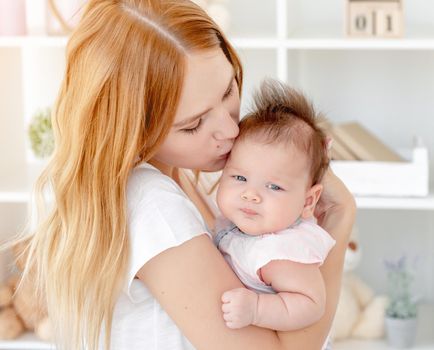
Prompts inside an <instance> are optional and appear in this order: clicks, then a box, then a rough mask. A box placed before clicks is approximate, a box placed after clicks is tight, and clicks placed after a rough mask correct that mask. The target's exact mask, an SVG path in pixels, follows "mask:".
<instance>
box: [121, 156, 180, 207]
mask: <svg viewBox="0 0 434 350" xmlns="http://www.w3.org/2000/svg"><path fill="white" fill-rule="evenodd" d="M163 193H174V194H180V195H184V192H183V191H182V189H181V188H180V187H179V185H178V184H177V183H176V182H175V181H174V180H173V179H172V178H170V177H169V176H167V175H165V174H163V173H162V172H161V171H160V170H158V169H157V168H155V167H154V166H152V165H151V164H149V163H141V164H139V165H137V166H136V167H135V168H133V170H132V171H131V174H130V176H129V178H128V183H127V197H128V199H129V200H134V199H136V200H139V199H144V197H149V198H150V197H152V196H154V195H157V196H159V195H161V194H163Z"/></svg>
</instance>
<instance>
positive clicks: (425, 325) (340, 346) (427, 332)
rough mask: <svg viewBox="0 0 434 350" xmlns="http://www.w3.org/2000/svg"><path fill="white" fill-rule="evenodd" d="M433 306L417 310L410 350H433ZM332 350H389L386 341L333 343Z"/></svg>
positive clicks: (427, 305)
mask: <svg viewBox="0 0 434 350" xmlns="http://www.w3.org/2000/svg"><path fill="white" fill-rule="evenodd" d="M433 323H434V305H433V304H425V305H423V306H421V307H420V308H419V321H418V329H417V334H416V342H415V345H414V347H412V348H411V349H412V350H434V333H433V331H432V325H433ZM332 349H333V350H348V349H351V350H391V349H392V348H391V347H390V346H389V345H388V344H387V341H386V339H380V340H357V339H350V340H343V341H337V342H335V343H333V346H332Z"/></svg>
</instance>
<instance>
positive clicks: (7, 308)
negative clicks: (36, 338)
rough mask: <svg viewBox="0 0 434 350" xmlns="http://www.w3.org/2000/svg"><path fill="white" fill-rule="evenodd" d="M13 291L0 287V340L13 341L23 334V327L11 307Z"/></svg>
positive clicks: (4, 286)
mask: <svg viewBox="0 0 434 350" xmlns="http://www.w3.org/2000/svg"><path fill="white" fill-rule="evenodd" d="M12 296H13V290H12V288H11V287H10V286H8V285H7V284H2V285H1V286H0V339H5V340H6V339H15V338H17V337H18V336H20V335H21V334H22V333H23V332H24V325H23V323H22V322H21V320H20V318H19V317H18V315H17V313H16V311H15V310H14V308H13V305H12Z"/></svg>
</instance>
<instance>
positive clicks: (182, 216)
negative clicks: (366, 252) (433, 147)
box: [25, 0, 355, 350]
mask: <svg viewBox="0 0 434 350" xmlns="http://www.w3.org/2000/svg"><path fill="white" fill-rule="evenodd" d="M241 84H242V69H241V65H240V62H239V60H238V57H237V55H236V54H235V52H234V50H233V48H232V47H231V46H230V45H229V43H228V42H227V40H226V39H225V37H224V35H223V34H222V33H221V32H220V31H219V29H218V28H217V26H216V25H215V23H214V22H213V21H212V20H211V19H210V18H209V17H208V16H207V15H206V14H205V13H204V12H203V11H202V10H201V9H200V8H198V7H197V6H195V5H194V4H192V3H191V2H189V1H187V0H176V1H174V0H90V1H89V4H88V6H87V8H86V10H85V13H84V16H83V18H82V20H81V22H80V24H79V26H78V28H77V29H76V31H75V32H74V33H73V35H72V37H71V39H70V41H69V43H68V47H67V67H66V73H65V78H64V81H63V84H62V87H61V90H60V94H59V97H58V100H57V104H56V109H55V111H54V115H53V128H54V132H55V140H56V142H55V143H56V147H55V151H54V155H53V158H52V160H51V162H50V164H49V165H48V167H47V169H46V170H45V171H44V172H43V174H42V176H41V178H40V179H39V180H38V184H37V185H38V186H37V188H38V193H42V190H43V189H44V187H45V186H47V185H50V186H51V188H52V191H53V195H54V199H55V205H54V206H53V208H52V210H51V211H49V212H47V213H46V214H45V215H43V214H42V206H41V207H40V209H39V210H40V211H38V214H39V217H40V218H41V219H40V221H39V224H38V226H37V227H36V229H35V230H33V231H32V232H30V236H27V239H26V242H27V243H28V244H27V245H26V247H27V249H26V252H27V253H28V260H27V265H26V270H25V272H26V273H27V276H30V274H29V271H30V270H31V271H32V274H31V275H32V278H35V280H36V282H37V286H38V291H39V292H40V293H41V295H42V296H43V297H44V300H45V302H46V303H47V305H48V311H49V314H50V317H51V320H52V321H53V324H54V325H55V328H56V334H57V342H58V348H59V349H80V348H87V349H96V348H98V347H100V348H102V347H103V346H104V344H106V345H108V344H109V343H110V345H111V348H112V349H116V350H118V349H174V350H176V349H189V348H192V347H194V348H197V349H319V348H320V347H321V345H322V344H323V342H324V339H325V337H326V335H327V333H328V330H329V328H330V325H331V321H332V318H333V314H334V311H335V308H336V303H337V298H338V290H339V284H340V277H341V270H342V264H343V256H344V251H345V246H346V242H347V239H348V236H349V232H350V230H351V226H352V224H353V220H354V212H355V209H354V202H353V199H352V197H351V195H350V194H349V193H348V191H347V190H346V189H345V187H344V186H343V185H342V183H341V182H340V181H339V180H338V179H337V178H336V177H335V176H334V175H333V174H328V175H327V176H326V179H325V182H324V188H325V193H324V194H323V197H322V202H321V203H320V205H319V206H318V213H317V214H318V217H319V223H320V224H321V225H322V226H323V227H324V228H325V229H326V230H327V231H328V232H330V234H332V235H333V237H334V238H335V239H336V240H337V245H336V247H335V248H334V249H333V251H332V252H331V253H330V255H329V257H328V258H327V260H326V263H325V264H324V265H323V268H322V273H323V276H324V280H325V282H326V289H327V311H326V315H325V316H324V317H323V318H322V319H321V320H320V321H319V322H318V323H316V324H315V325H314V326H312V327H309V328H306V329H303V330H301V331H297V332H274V331H271V330H266V329H261V328H257V327H252V326H250V327H247V328H245V329H242V330H235V331H234V330H230V329H229V328H227V327H226V326H225V324H224V320H223V318H222V315H221V310H220V304H221V301H220V298H221V295H222V293H223V292H224V291H226V290H229V289H233V288H237V287H241V286H242V284H241V282H240V281H239V280H238V279H237V278H236V277H235V275H234V273H233V272H232V270H231V269H230V268H229V267H228V265H227V264H226V262H225V261H224V259H223V257H222V256H221V255H220V254H219V252H218V250H217V249H216V248H215V247H214V245H213V244H212V241H211V239H210V238H209V236H208V235H207V232H208V230H207V227H206V224H205V222H204V220H203V219H202V216H201V215H200V213H199V211H198V209H197V208H199V209H201V213H202V214H203V215H204V216H203V217H204V218H205V219H206V220H207V222H208V224H209V225H212V217H211V215H210V212H209V210H207V206H206V204H204V202H203V201H201V198H200V196H198V194H197V193H196V192H195V190H194V188H193V187H192V186H191V184H190V186H189V183H188V181H186V180H185V179H186V177H184V176H183V174H182V172H181V171H179V170H178V169H179V168H187V169H196V170H203V171H216V170H220V169H222V168H223V166H224V164H225V162H226V159H227V155H228V153H229V152H230V150H231V147H232V144H233V140H234V138H235V137H236V136H237V134H238V126H237V123H238V119H239V107H240V101H239V94H240V89H241ZM181 188H182V189H183V190H184V191H185V192H183V190H182V189H181ZM189 198H190V199H191V200H193V201H194V204H196V206H195V205H193V204H192V202H191V201H190V199H189ZM33 269H35V270H33ZM101 329H102V332H101Z"/></svg>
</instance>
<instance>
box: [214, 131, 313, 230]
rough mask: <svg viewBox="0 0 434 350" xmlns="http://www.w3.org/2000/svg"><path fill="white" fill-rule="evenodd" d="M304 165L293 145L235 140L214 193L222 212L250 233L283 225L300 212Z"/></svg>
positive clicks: (305, 184) (305, 185)
mask: <svg viewBox="0 0 434 350" xmlns="http://www.w3.org/2000/svg"><path fill="white" fill-rule="evenodd" d="M308 166H309V164H308V161H307V157H306V155H305V154H303V153H302V152H300V151H299V150H298V149H296V148H295V147H294V146H288V145H284V144H271V145H264V144H263V143H260V142H255V141H254V140H249V139H248V138H247V139H245V140H242V141H238V142H236V143H235V146H234V147H233V149H232V152H231V155H230V157H229V160H228V162H227V163H226V167H225V168H224V170H223V175H222V178H221V182H220V187H219V189H218V192H217V203H218V205H219V208H220V210H221V211H222V214H223V215H224V216H225V217H226V218H228V219H229V220H231V221H232V222H233V223H234V224H235V225H237V226H238V227H239V228H240V230H241V231H243V232H245V233H248V234H251V235H258V234H263V233H268V232H275V231H279V230H283V229H285V228H287V227H288V226H290V225H291V224H293V223H294V222H295V221H296V220H297V219H298V218H299V217H300V215H301V213H302V211H303V208H304V205H305V201H306V196H307V191H308V182H309V172H308Z"/></svg>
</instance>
